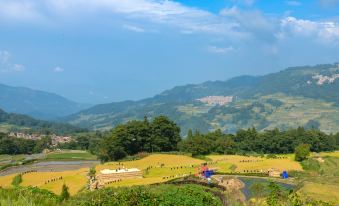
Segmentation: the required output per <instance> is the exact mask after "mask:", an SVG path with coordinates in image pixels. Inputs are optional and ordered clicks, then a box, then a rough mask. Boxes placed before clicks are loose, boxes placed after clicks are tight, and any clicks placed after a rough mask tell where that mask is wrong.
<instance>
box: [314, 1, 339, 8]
mask: <svg viewBox="0 0 339 206" xmlns="http://www.w3.org/2000/svg"><path fill="white" fill-rule="evenodd" d="M319 3H320V5H321V6H322V7H324V8H335V7H337V6H338V5H339V0H319Z"/></svg>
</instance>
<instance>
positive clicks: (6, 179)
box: [0, 175, 15, 188]
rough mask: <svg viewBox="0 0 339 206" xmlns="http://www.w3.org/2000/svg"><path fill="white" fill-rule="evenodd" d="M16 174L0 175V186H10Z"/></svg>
mask: <svg viewBox="0 0 339 206" xmlns="http://www.w3.org/2000/svg"><path fill="white" fill-rule="evenodd" d="M14 176H15V175H8V176H1V177H0V186H1V187H4V188H6V187H10V186H11V184H12V180H13V178H14Z"/></svg>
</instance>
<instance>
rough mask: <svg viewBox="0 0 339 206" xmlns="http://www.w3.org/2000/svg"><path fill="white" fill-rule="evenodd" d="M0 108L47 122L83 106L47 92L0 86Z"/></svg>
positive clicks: (83, 106)
mask: <svg viewBox="0 0 339 206" xmlns="http://www.w3.org/2000/svg"><path fill="white" fill-rule="evenodd" d="M0 108H2V109H3V110H5V111H6V112H14V113H19V114H26V115H30V116H32V117H35V118H38V119H46V120H48V119H54V118H57V117H61V116H66V115H70V114H72V113H75V112H78V111H80V110H82V109H85V105H82V104H78V103H76V102H73V101H71V100H68V99H66V98H64V97H61V96H59V95H56V94H53V93H49V92H43V91H38V90H32V89H29V88H25V87H11V86H7V85H3V84H0Z"/></svg>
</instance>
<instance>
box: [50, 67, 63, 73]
mask: <svg viewBox="0 0 339 206" xmlns="http://www.w3.org/2000/svg"><path fill="white" fill-rule="evenodd" d="M53 71H54V72H63V71H65V70H64V69H63V68H61V67H59V66H57V67H55V68H54V69H53Z"/></svg>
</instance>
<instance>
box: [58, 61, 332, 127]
mask: <svg viewBox="0 0 339 206" xmlns="http://www.w3.org/2000/svg"><path fill="white" fill-rule="evenodd" d="M337 74H339V65H338V64H337V63H335V64H324V65H315V66H300V67H290V68H287V69H285V70H282V71H280V72H276V73H272V74H268V75H263V76H250V75H243V76H239V77H234V78H231V79H229V80H226V81H207V82H203V83H201V84H188V85H183V86H176V87H174V88H172V89H169V90H165V91H164V92H162V93H160V94H158V95H155V96H153V97H151V98H146V99H142V100H139V101H124V102H113V103H108V104H101V105H96V106H94V107H91V108H88V109H86V110H83V111H80V112H78V113H76V114H72V115H70V116H68V117H66V118H63V121H66V122H68V123H71V124H73V125H77V126H82V127H86V128H91V129H102V130H105V129H109V128H111V127H113V126H116V125H117V124H119V123H123V122H126V121H129V120H133V119H142V118H143V117H144V116H145V115H146V116H148V117H150V118H152V117H154V116H156V115H167V116H169V117H170V118H171V119H173V120H174V121H176V122H177V123H178V124H179V125H180V126H181V127H182V128H183V131H182V132H183V133H185V132H186V131H187V130H188V129H190V128H192V129H199V130H201V131H209V130H213V129H218V128H221V129H222V130H224V131H228V132H230V131H231V132H234V131H236V130H237V129H241V128H246V127H251V126H255V127H258V128H259V129H261V130H264V129H270V128H273V127H278V128H281V129H286V128H289V127H293V126H310V125H311V126H312V125H313V126H314V125H315V126H317V127H319V129H322V130H323V131H326V132H335V131H337V129H336V128H337V126H339V112H338V111H339V109H338V106H339V104H338V102H339V94H338V92H337V91H339V79H334V78H332V76H333V75H337ZM317 75H318V76H317ZM317 78H322V79H321V81H320V80H319V79H317ZM319 81H320V82H322V84H319ZM208 96H211V97H210V99H212V100H213V98H214V96H215V97H216V98H217V99H219V100H220V99H222V98H223V97H224V98H229V99H230V97H234V98H232V99H234V101H233V102H230V103H227V104H226V105H218V104H215V105H213V104H212V105H211V104H206V103H203V102H201V101H199V100H198V99H200V98H204V97H208ZM212 102H213V101H212ZM225 102H227V101H225ZM293 115H294V116H293ZM335 115H338V118H337V117H335ZM327 119H330V120H331V121H332V123H331V124H329V123H327V122H326V121H327ZM326 125H330V126H326Z"/></svg>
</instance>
